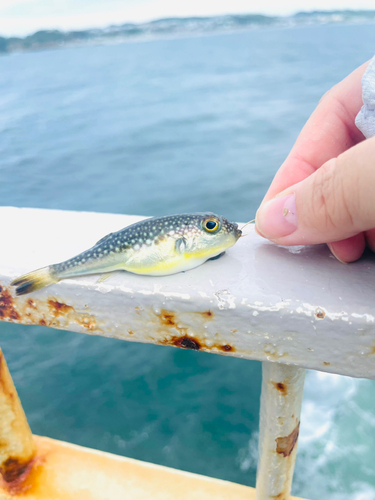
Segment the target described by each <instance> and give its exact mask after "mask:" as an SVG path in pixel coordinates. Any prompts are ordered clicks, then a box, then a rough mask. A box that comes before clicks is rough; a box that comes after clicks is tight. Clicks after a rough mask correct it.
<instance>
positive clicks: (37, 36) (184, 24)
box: [0, 10, 375, 54]
mask: <svg viewBox="0 0 375 500" xmlns="http://www.w3.org/2000/svg"><path fill="white" fill-rule="evenodd" d="M370 23H375V10H334V11H313V12H298V13H297V14H294V15H293V16H266V15H261V14H242V15H226V16H213V17H186V18H167V19H157V20H155V21H151V22H148V23H139V24H136V23H125V24H121V25H112V26H109V27H107V28H93V29H87V30H79V31H77V30H75V31H60V30H41V31H37V32H36V33H34V34H32V35H28V36H26V37H8V38H7V37H2V36H0V54H7V53H11V52H27V51H35V50H43V49H50V48H61V47H72V46H83V45H92V44H112V43H124V42H127V41H129V42H130V41H134V42H137V41H139V42H141V41H150V40H157V39H167V38H181V37H186V36H194V35H196V36H202V35H209V34H212V33H217V34H220V33H221V34H224V33H233V32H236V31H244V30H246V31H247V30H252V29H261V28H266V27H280V28H292V27H298V26H313V25H322V24H370Z"/></svg>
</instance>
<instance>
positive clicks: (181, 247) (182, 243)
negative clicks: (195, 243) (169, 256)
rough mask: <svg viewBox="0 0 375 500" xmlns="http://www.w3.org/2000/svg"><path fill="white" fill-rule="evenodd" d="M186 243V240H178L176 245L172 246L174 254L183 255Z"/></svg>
mask: <svg viewBox="0 0 375 500" xmlns="http://www.w3.org/2000/svg"><path fill="white" fill-rule="evenodd" d="M186 243H187V241H186V238H178V240H176V243H175V244H174V247H175V249H176V252H177V253H179V254H183V253H185V250H186Z"/></svg>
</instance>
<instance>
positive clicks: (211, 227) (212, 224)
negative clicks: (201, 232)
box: [203, 219, 220, 233]
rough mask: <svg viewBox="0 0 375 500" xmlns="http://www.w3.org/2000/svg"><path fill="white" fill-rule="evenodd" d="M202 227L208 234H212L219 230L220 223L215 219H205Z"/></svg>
mask: <svg viewBox="0 0 375 500" xmlns="http://www.w3.org/2000/svg"><path fill="white" fill-rule="evenodd" d="M203 227H204V229H205V230H206V231H208V232H209V233H213V232H215V231H217V230H218V229H219V227H220V223H219V221H217V220H215V219H207V220H205V221H204V222H203Z"/></svg>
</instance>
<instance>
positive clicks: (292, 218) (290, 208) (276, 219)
mask: <svg viewBox="0 0 375 500" xmlns="http://www.w3.org/2000/svg"><path fill="white" fill-rule="evenodd" d="M255 225H256V227H257V229H258V231H259V232H260V233H261V234H262V235H263V236H265V237H266V238H268V239H271V240H275V239H277V238H282V237H283V236H288V235H290V234H292V233H294V231H295V230H296V229H297V214H296V201H295V195H294V194H288V195H286V196H281V197H280V198H274V199H273V200H271V201H267V203H265V204H264V205H263V206H261V207H260V208H259V210H258V212H257V214H256V219H255Z"/></svg>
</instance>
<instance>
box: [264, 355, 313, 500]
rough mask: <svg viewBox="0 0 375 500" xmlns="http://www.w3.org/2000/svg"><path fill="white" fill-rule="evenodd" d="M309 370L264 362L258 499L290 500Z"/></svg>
mask: <svg viewBox="0 0 375 500" xmlns="http://www.w3.org/2000/svg"><path fill="white" fill-rule="evenodd" d="M304 381H305V369H303V368H297V367H295V366H287V365H281V364H279V363H271V362H263V381H262V396H261V405H260V436H259V462H258V471H257V484H256V498H257V500H288V499H289V498H290V490H291V486H292V478H293V471H294V464H295V460H296V455H297V441H298V434H299V426H300V413H301V406H302V397H303V385H304Z"/></svg>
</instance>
